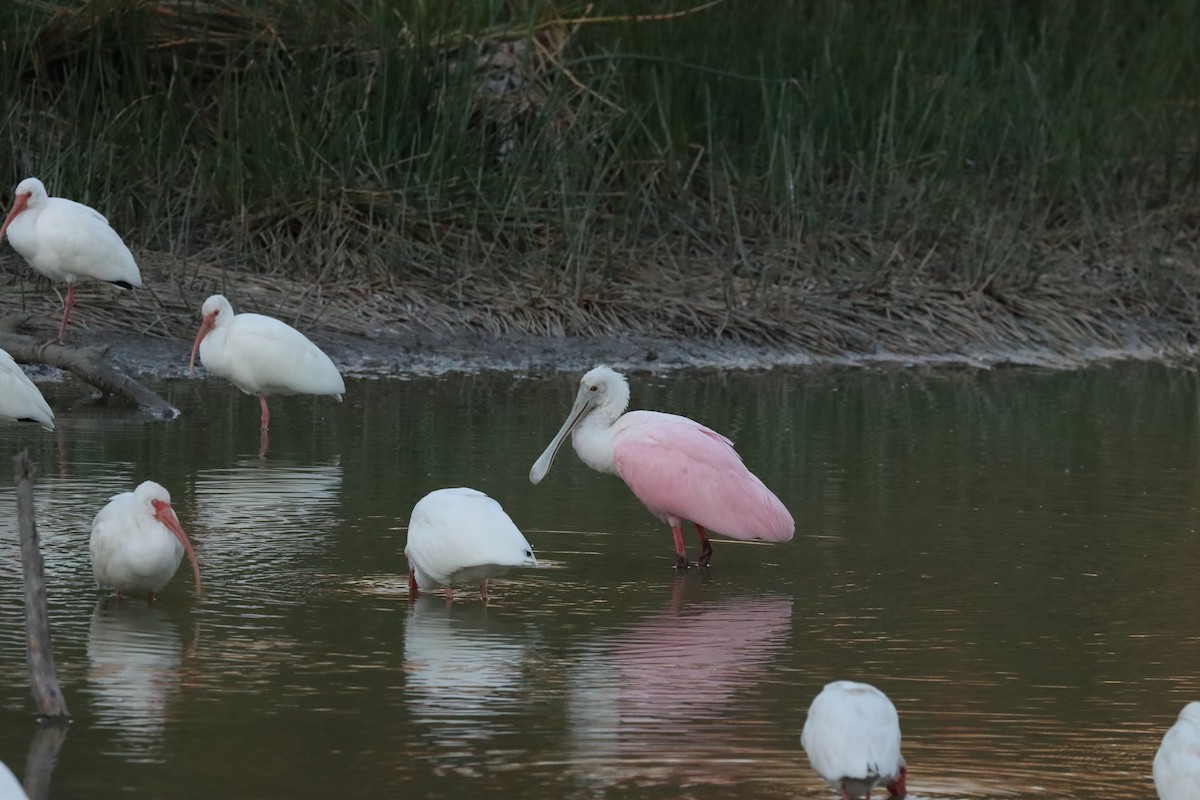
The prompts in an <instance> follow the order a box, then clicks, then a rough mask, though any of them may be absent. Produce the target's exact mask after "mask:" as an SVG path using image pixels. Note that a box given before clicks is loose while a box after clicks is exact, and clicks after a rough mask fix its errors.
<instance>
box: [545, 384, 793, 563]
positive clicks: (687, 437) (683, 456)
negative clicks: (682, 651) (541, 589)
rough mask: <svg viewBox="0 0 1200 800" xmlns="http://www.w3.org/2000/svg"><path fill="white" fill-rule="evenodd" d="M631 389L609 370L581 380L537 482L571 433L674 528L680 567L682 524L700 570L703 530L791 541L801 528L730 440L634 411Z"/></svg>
mask: <svg viewBox="0 0 1200 800" xmlns="http://www.w3.org/2000/svg"><path fill="white" fill-rule="evenodd" d="M628 405H629V383H628V382H627V381H626V380H625V376H624V375H622V374H621V373H619V372H615V371H613V370H612V369H609V368H608V367H605V366H600V367H596V368H595V369H593V370H592V371H591V372H589V373H587V374H586V375H584V376H583V378H582V379H581V380H580V381H579V392H578V394H576V395H575V405H573V406H572V407H571V413H570V414H568V415H567V420H566V422H564V423H563V426H562V428H560V429H559V431H558V433H557V434H556V435H555V436H554V439H553V440H552V441H551V442H550V445H549V446H548V447H547V448H546V450H545V451H544V452H543V453H542V455H541V456H540V457H539V458H538V460H537V461H536V462H534V465H533V468H532V469H530V470H529V480H530V481H531V482H532V483H534V484H537V483H539V482H540V481H541V480H542V478H544V477H545V476H546V473H547V472H549V471H550V465H551V464H553V463H554V456H555V455H556V454H557V453H558V449H559V448H560V447H561V446H562V443H563V441H565V440H566V438H567V434H572V436H571V443H572V444H573V445H574V446H575V452H576V453H577V454H578V455H579V458H580V459H581V460H582V461H583V463H585V464H587V465H588V466H589V467H591V468H592V469H594V470H597V471H598V472H605V473H608V474H610V475H618V476H620V478H621V480H623V481H625V485H626V486H628V487H629V488H630V489H631V490H633V493H634V494H635V495H636V496H637V498H638V499H639V500H641V501H642V503H643V504H644V505H645V506H646V508H647V509H649V510H650V513H651V514H653V515H654V516H656V517H658V518H659V519H661V520H663V521H664V522H666V523H667V524H668V525H670V526H671V533H672V534H673V535H674V537H675V566H676V567H677V568H678V569H687V566H688V563H687V550H686V549H685V548H684V545H683V531H682V530H681V528H680V524H681V522H682V520H685V519H688V520H691V521H692V524H693V525H694V526H695V528H696V537H697V538H698V539H699V540H700V557H699V559H698V561H699V564H700V566H703V567H706V566H708V562H709V559H710V558H712V545H711V544H710V543H709V541H708V536H707V534H706V533H705V529H709V530H712V531H715V532H717V533H722V534H724V535H725V536H730V537H733V538H734V539H763V540H766V541H768V542H786V541H789V540H790V539H791V538H792V536H793V534H795V532H796V523H795V522H793V521H792V515H791V514H789V513H788V510H787V509H786V508H785V507H784V505H783V503H781V502H780V501H779V498H778V497H776V496H775V495H774V494H773V493H772V492H771V490H770V489H768V488H767V487H766V486H764V485H763V482H762V481H761V480H759V479H758V477H757V476H756V475H755V474H754V473H752V472H751V471H750V470H748V469H746V465H745V464H743V463H742V458H741V456H739V455H738V454H737V451H736V450H734V449H733V442H731V441H729V439H727V438H725V437H724V436H722V435H721V434H719V433H717V432H716V431H713V430H710V429H708V428H706V427H704V426H703V425H701V424H700V423H699V422H695V421H694V420H690V419H688V418H687V417H680V416H676V415H675V414H663V413H660V412H658V411H630V412H628V413H625V408H626V406H628Z"/></svg>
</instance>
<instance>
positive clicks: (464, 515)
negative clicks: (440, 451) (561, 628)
mask: <svg viewBox="0 0 1200 800" xmlns="http://www.w3.org/2000/svg"><path fill="white" fill-rule="evenodd" d="M404 558H405V559H406V560H407V561H408V591H409V597H410V598H415V597H416V596H417V594H418V592H419V591H420V590H421V589H425V590H429V589H436V588H438V587H439V586H440V587H442V591H443V593H444V594H445V596H446V599H447V600H450V599H452V598H453V596H454V589H453V587H454V585H456V584H474V583H478V584H479V592H480V594H481V595H482V596H483V599H484V600H486V599H487V596H488V588H487V582H488V578H494V577H497V576H499V575H503V574H504V573H506V572H508V571H509V570H510V569H513V568H514V567H526V566H530V567H536V566H537V559H536V558H535V557H534V555H533V548H532V547H530V546H529V542H528V541H527V540H526V539H525V536H524V535H523V534H522V533H521V531H520V530H518V529H517V526H516V525H515V524H513V521H512V519H511V518H510V517H509V516H508V514H506V513H504V509H503V508H502V507H501V506H500V504H499V503H497V502H496V501H495V500H493V499H492V498H490V497H488V496H487V495H486V494H484V493H483V492H479V491H476V490H475V489H467V488H457V489H438V490H437V491H434V492H430V493H429V494H427V495H425V496H424V497H422V498H421V499H420V500H419V501H417V504H416V505H415V506H413V510H412V516H411V517H410V518H409V521H408V542H407V544H406V545H405V546H404Z"/></svg>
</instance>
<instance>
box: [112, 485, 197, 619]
mask: <svg viewBox="0 0 1200 800" xmlns="http://www.w3.org/2000/svg"><path fill="white" fill-rule="evenodd" d="M91 551H92V573H93V574H94V575H95V576H96V584H97V585H98V586H100V587H101V588H108V587H111V588H113V589H116V590H117V598H118V599H120V597H121V594H122V593H124V594H136V593H140V592H146V596H147V599H148V600H150V601H153V600H154V599H155V596H156V595H157V594H158V593H159V592H160V591H162V588H163V587H164V586H166V585H167V582H168V581H169V580H171V577H172V576H173V575H174V574H175V570H177V569H178V568H179V562H180V561H182V560H183V554H184V552H185V551H186V552H187V555H188V558H189V559H190V560H191V562H192V574H193V575H194V576H195V578H196V594H200V567H199V565H198V564H197V563H196V552H195V551H194V550H193V549H192V543H191V542H190V541H189V540H188V537H187V534H186V533H184V531H183V526H182V525H180V524H179V518H178V517H177V516H175V509H173V508H171V494H170V492H168V491H167V490H166V489H164V488H163V487H162V486H161V485H160V484H157V483H155V482H154V481H145V482H143V483H142V484H140V485H139V486H138V487H137V488H136V489H134V490H133V491H132V492H123V493H122V494H118V495H116V496H114V497H113V498H112V499H111V500H110V501H109V502H108V504H107V505H106V506H104V508H102V509H100V512H99V513H98V514H96V518H95V519H94V520H92V539H91Z"/></svg>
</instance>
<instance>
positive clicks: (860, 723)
mask: <svg viewBox="0 0 1200 800" xmlns="http://www.w3.org/2000/svg"><path fill="white" fill-rule="evenodd" d="M800 745H801V746H802V747H803V748H804V752H805V753H807V754H808V762H809V763H810V764H812V768H813V769H814V770H815V771H816V773H817V774H818V775H820V776H821V777H822V778H824V779H825V781H826V782H827V783H828V784H829V785H830V786H832V787H833V788H834V789H836V790H837V791H839V792H841V796H842V798H843V800H851V799H852V798H861V797H865V798H868V800H870V797H871V789H873V788H875V787H876V786H879V785H881V784H882V785H883V786H885V787H886V788H887V790H888V793H889V794H888V796H889V797H904V796H905V785H904V784H905V776H906V774H907V769H906V767H905V764H904V757H903V756H902V755H900V717H899V716H898V715H897V714H896V707H895V706H894V705H892V701H891V700H889V699H888V698H887V695H885V694H884V693H883V692H881V691H879V690H878V689H876V688H875V687H874V686H872V685H870V684H869V683H856V682H855V681H834V682H833V683H830V684H826V686H825V688H824V689H822V690H821V693H820V694H819V695H817V697H816V699H815V700H813V701H812V705H811V706H809V707H808V719H807V720H805V722H804V732H803V733H802V734H801V736H800Z"/></svg>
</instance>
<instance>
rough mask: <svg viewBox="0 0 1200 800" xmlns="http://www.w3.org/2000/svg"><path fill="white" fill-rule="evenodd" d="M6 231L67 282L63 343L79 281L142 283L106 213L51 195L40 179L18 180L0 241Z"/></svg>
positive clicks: (28, 255) (38, 265)
mask: <svg viewBox="0 0 1200 800" xmlns="http://www.w3.org/2000/svg"><path fill="white" fill-rule="evenodd" d="M5 235H7V236H8V241H9V242H10V243H11V244H12V246H13V249H14V250H16V251H17V252H18V253H20V254H21V256H22V257H24V259H25V260H26V261H28V262H29V266H31V267H33V268H34V269H35V270H36V271H38V272H40V273H41V274H43V275H45V276H46V277H47V278H49V279H50V280H52V281H65V282H66V284H67V299H66V303H65V306H64V308H63V318H62V324H61V325H60V326H59V328H58V340H59V341H60V342H61V341H62V339H63V337H64V336H65V335H66V333H67V320H68V319H69V318H70V316H71V307H72V306H73V305H74V304H75V282H76V281H78V280H81V279H82V280H95V281H107V282H108V283H115V284H116V285H117V286H123V287H124V288H126V289H132V288H134V287H137V286H141V285H142V275H141V272H139V271H138V266H137V262H135V261H134V260H133V254H132V253H130V252H129V248H128V247H126V246H125V243H124V242H123V241H121V237H120V236H118V235H117V232H116V231H114V230H113V229H112V228H111V227H110V226H109V224H108V220H107V219H106V218H105V217H104V215H103V214H101V213H100V212H99V211H97V210H96V209H94V208H91V207H89V206H85V205H83V204H82V203H76V202H75V201H74V200H67V199H66V198H64V197H50V196H48V195H47V194H46V187H45V186H43V185H42V182H41V181H39V180H38V179H37V178H26V179H25V180H23V181H21V182H20V183H19V184H17V191H16V193H15V196H14V197H13V204H12V208H11V209H10V210H9V212H8V216H7V217H6V218H5V219H4V225H3V227H0V240H3V238H4V237H5Z"/></svg>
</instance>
